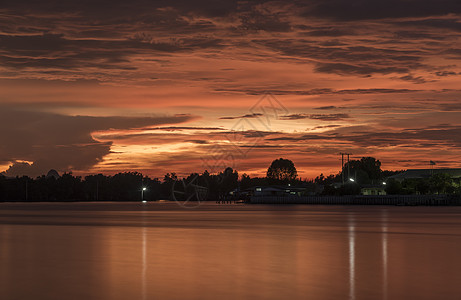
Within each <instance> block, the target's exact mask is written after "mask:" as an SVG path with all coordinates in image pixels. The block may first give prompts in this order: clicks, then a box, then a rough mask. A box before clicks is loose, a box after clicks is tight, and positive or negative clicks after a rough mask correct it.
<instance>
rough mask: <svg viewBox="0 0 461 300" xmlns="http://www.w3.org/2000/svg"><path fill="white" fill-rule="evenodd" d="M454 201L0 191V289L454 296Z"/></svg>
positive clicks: (145, 295)
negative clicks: (112, 198) (267, 200)
mask: <svg viewBox="0 0 461 300" xmlns="http://www.w3.org/2000/svg"><path fill="white" fill-rule="evenodd" d="M460 216H461V208H458V207H379V206H376V207H373V206H363V207H360V206H348V207H341V206H308V205H306V206H268V205H267V206H266V205H214V204H210V205H204V206H201V207H200V208H198V209H194V210H184V209H181V208H180V207H179V206H176V205H175V204H174V203H164V204H156V203H149V204H148V205H141V204H137V203H99V204H97V203H93V204H84V203H74V204H5V203H0V266H1V268H0V298H1V299H31V298H32V297H33V299H98V300H105V299H217V298H220V299H306V298H309V299H346V298H349V299H458V298H459V295H461V287H460V285H459V282H461V258H460V255H461V218H460Z"/></svg>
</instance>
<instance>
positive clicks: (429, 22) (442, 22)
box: [394, 18, 461, 34]
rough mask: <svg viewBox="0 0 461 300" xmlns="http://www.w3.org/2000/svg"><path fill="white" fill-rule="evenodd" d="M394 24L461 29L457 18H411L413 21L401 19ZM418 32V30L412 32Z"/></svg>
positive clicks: (419, 27) (460, 23)
mask: <svg viewBox="0 0 461 300" xmlns="http://www.w3.org/2000/svg"><path fill="white" fill-rule="evenodd" d="M394 24H395V25H398V26H411V27H415V28H418V29H421V28H426V29H431V28H437V29H445V30H446V29H448V30H453V31H461V22H460V20H459V19H458V18H457V19H451V18H449V19H447V18H444V19H424V20H413V21H401V22H395V23H394ZM414 34H418V32H416V33H414Z"/></svg>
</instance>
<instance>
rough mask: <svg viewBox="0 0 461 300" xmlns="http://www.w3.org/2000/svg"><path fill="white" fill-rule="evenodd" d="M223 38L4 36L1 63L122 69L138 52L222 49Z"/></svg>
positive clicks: (129, 67)
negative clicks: (109, 38) (156, 38)
mask: <svg viewBox="0 0 461 300" xmlns="http://www.w3.org/2000/svg"><path fill="white" fill-rule="evenodd" d="M220 47H222V45H221V40H219V39H214V38H207V37H195V38H178V39H175V40H170V41H166V42H160V41H155V40H154V39H153V38H152V37H149V36H146V35H142V34H139V35H135V36H134V37H131V38H129V39H125V40H110V41H109V40H89V39H83V40H82V39H78V40H74V39H68V38H65V37H64V35H62V34H43V35H21V36H16V35H14V36H13V35H10V36H8V35H0V51H1V52H0V63H1V64H2V65H3V66H8V67H14V68H82V67H93V68H94V67H98V68H103V69H104V68H121V69H133V67H132V66H124V65H123V64H124V63H128V62H130V59H129V57H130V56H131V55H134V54H141V53H147V52H159V53H172V52H180V51H193V50H196V49H205V48H220Z"/></svg>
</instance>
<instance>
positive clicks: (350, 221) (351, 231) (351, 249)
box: [348, 214, 355, 300]
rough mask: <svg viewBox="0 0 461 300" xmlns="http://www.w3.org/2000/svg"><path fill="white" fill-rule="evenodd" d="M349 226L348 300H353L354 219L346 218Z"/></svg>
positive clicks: (351, 216) (351, 217) (350, 216)
mask: <svg viewBox="0 0 461 300" xmlns="http://www.w3.org/2000/svg"><path fill="white" fill-rule="evenodd" d="M348 225H349V299H351V300H354V299H355V218H354V215H352V214H349V216H348Z"/></svg>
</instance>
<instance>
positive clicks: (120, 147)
mask: <svg viewBox="0 0 461 300" xmlns="http://www.w3.org/2000/svg"><path fill="white" fill-rule="evenodd" d="M460 16H461V2H460V1H459V0H445V1H444V0H437V1H436V0H430V1H429V0H418V1H413V0H407V1H403V0H379V1H370V0H347V1H346V0H310V1H233V0H228V1H211V0H195V1H188V0H170V1H147V0H146V1H140V0H132V1H118V0H111V1H87V0H80V1H72V2H69V1H58V0H56V1H40V2H39V1H32V0H29V1H21V0H17V1H9V3H2V4H1V6H0V126H1V127H0V140H1V143H0V172H1V171H5V174H6V175H8V176H15V175H23V174H26V175H29V176H37V175H40V174H43V173H46V172H47V171H48V170H49V169H52V168H53V169H56V170H58V171H59V172H60V173H62V172H65V171H72V172H73V173H74V174H77V175H85V174H95V173H100V172H102V173H105V174H113V173H117V172H125V171H139V172H142V173H144V174H146V175H149V176H151V177H160V178H161V177H163V175H164V174H165V173H167V172H176V173H177V174H179V175H181V176H182V175H187V174H189V173H190V172H192V171H197V172H203V171H204V170H205V169H207V170H208V171H210V172H217V171H221V170H222V169H223V168H224V167H225V166H231V167H233V168H234V169H237V170H238V171H239V173H240V174H242V173H247V174H250V175H254V176H256V175H258V176H259V175H264V174H265V172H266V170H267V167H268V166H269V165H270V163H271V161H272V160H274V159H276V158H279V157H283V158H287V159H291V160H292V161H293V162H294V163H295V166H296V167H297V169H298V173H299V176H301V177H302V178H313V177H315V176H317V175H319V174H320V173H324V174H325V175H328V174H330V173H337V172H339V171H340V167H341V160H340V156H339V155H338V153H340V152H349V153H352V154H353V155H352V157H353V158H360V157H362V156H374V157H376V158H377V159H379V160H380V161H381V162H382V168H383V169H407V168H428V164H429V160H433V161H435V162H436V163H437V165H436V167H461V163H460V157H461V101H460V96H461V88H460V78H461V68H460V65H461V41H460V39H459V37H460V33H461V18H460Z"/></svg>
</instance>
